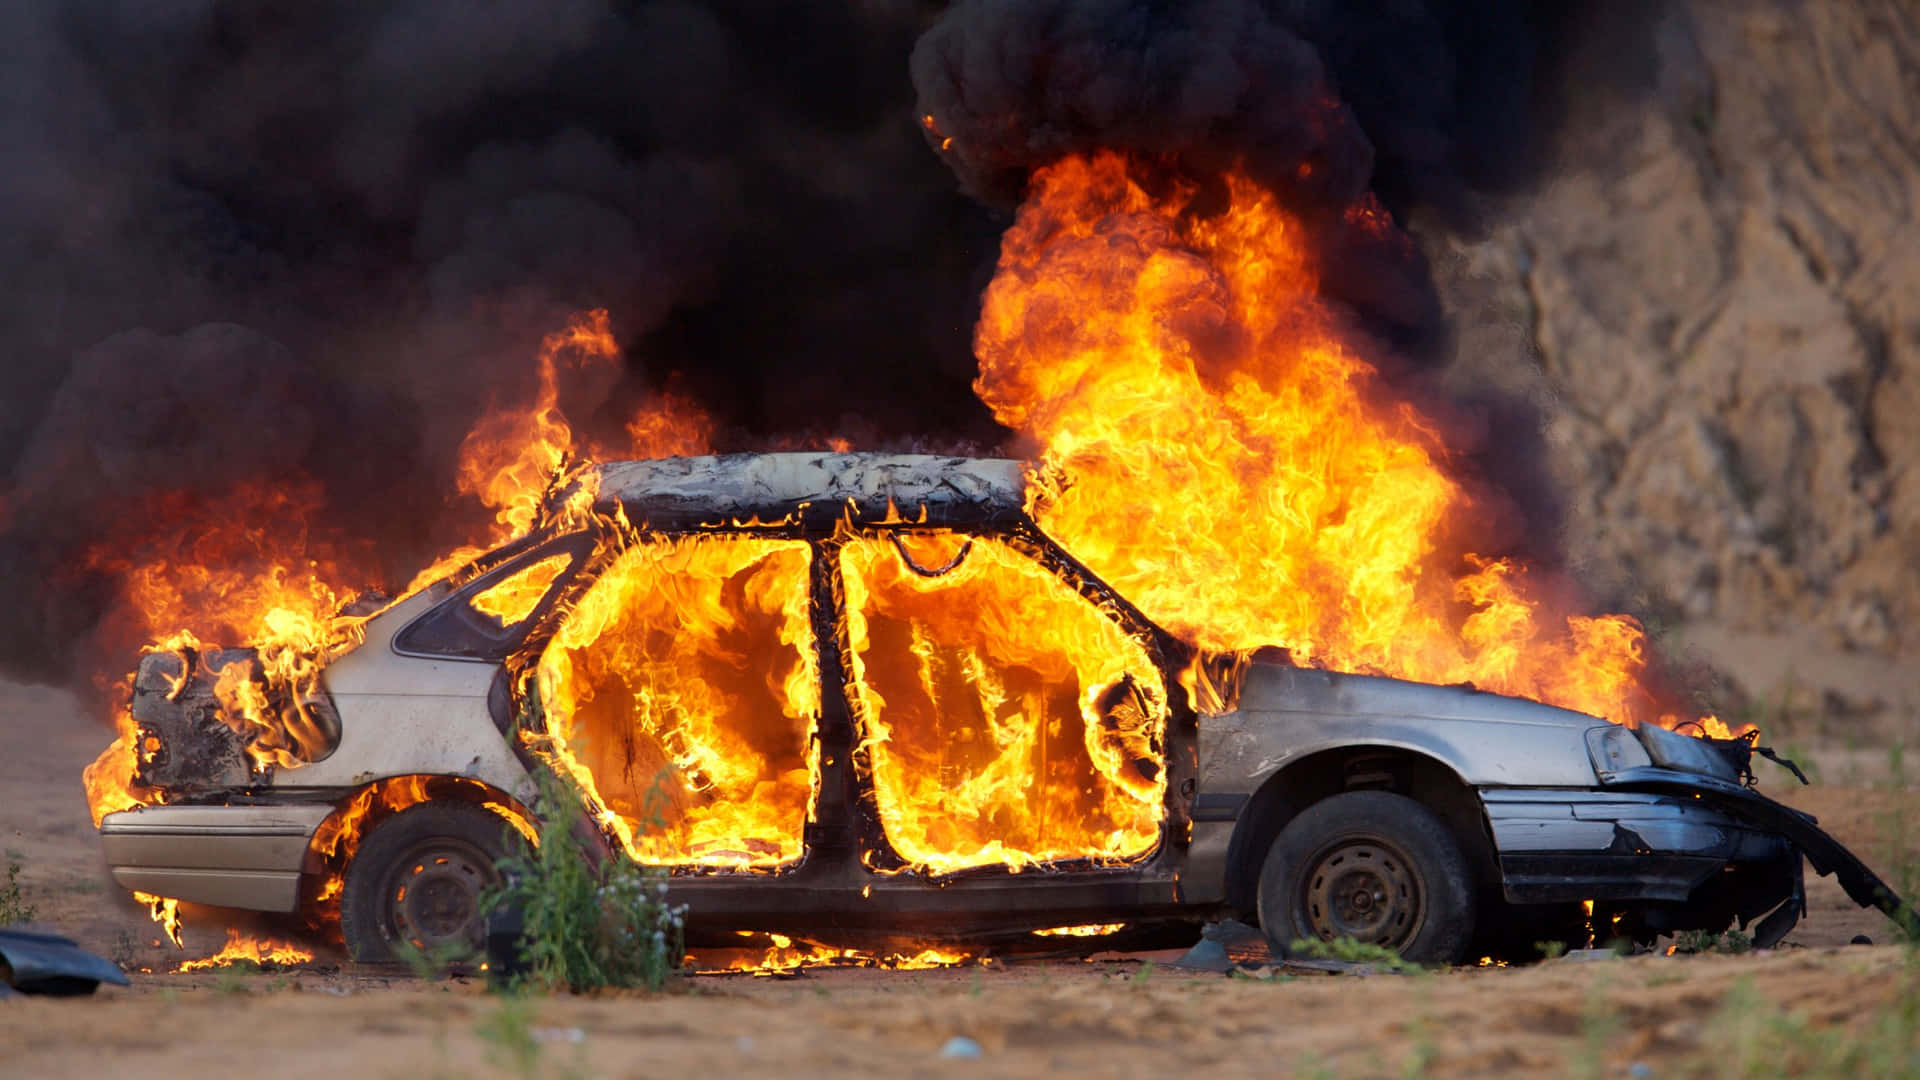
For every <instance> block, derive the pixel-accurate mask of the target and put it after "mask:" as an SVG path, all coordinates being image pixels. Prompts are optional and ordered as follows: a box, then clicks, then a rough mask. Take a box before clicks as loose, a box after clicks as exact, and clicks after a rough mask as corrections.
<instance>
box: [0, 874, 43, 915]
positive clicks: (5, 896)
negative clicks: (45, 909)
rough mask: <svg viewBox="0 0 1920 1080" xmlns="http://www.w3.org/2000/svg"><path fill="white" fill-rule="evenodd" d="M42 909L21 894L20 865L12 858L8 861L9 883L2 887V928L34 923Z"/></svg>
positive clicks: (0, 900)
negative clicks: (15, 924)
mask: <svg viewBox="0 0 1920 1080" xmlns="http://www.w3.org/2000/svg"><path fill="white" fill-rule="evenodd" d="M38 914H40V909H38V908H36V907H34V906H33V905H32V904H29V903H27V901H26V898H25V897H24V896H22V895H21V892H20V864H19V863H18V862H16V861H15V860H14V859H12V858H8V859H7V882H6V884H5V885H0V926H11V925H13V924H14V923H22V922H32V921H33V918H34V916H36V915H38Z"/></svg>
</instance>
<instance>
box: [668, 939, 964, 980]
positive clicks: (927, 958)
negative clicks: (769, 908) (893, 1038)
mask: <svg viewBox="0 0 1920 1080" xmlns="http://www.w3.org/2000/svg"><path fill="white" fill-rule="evenodd" d="M740 936H741V937H754V936H756V935H755V934H753V933H752V932H751V931H745V930H743V931H740ZM766 940H768V941H769V942H771V943H772V944H771V945H769V946H768V947H767V948H766V949H765V950H764V951H759V950H739V949H715V950H701V951H700V952H699V953H698V954H695V953H689V954H687V960H686V963H687V967H688V969H689V970H690V971H692V973H693V974H696V975H718V974H727V973H749V974H753V975H757V976H766V975H784V974H788V973H790V972H795V971H801V970H804V969H806V968H815V967H861V968H884V969H886V970H889V971H920V970H925V969H928V968H945V967H958V966H960V965H962V964H970V963H986V962H987V960H986V958H985V957H984V955H983V954H981V953H980V952H978V951H976V950H971V949H959V948H951V947H945V948H942V947H927V948H923V949H919V950H916V951H914V952H910V953H908V952H892V953H879V952H870V951H868V950H865V949H852V948H836V947H834V946H830V945H820V944H816V943H814V942H811V941H804V940H799V939H796V938H791V937H788V936H787V935H785V934H767V935H766Z"/></svg>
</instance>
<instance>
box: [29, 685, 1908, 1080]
mask: <svg viewBox="0 0 1920 1080" xmlns="http://www.w3.org/2000/svg"><path fill="white" fill-rule="evenodd" d="M82 712H83V710H82V709H81V708H80V706H79V705H78V704H77V703H76V702H75V701H74V699H73V698H71V697H70V696H69V695H66V694H64V693H61V692H57V691H53V690H48V689H45V688H39V687H26V686H18V685H13V684H5V683H0V747H5V748H7V749H5V750H0V849H4V850H5V852H6V853H7V854H8V856H9V857H10V858H11V859H12V860H13V861H16V862H18V863H20V864H21V866H22V872H21V875H20V881H21V886H22V889H23V892H24V898H25V900H26V902H27V903H29V904H32V905H34V906H35V907H37V908H38V910H39V922H40V924H41V925H42V926H44V927H47V928H52V929H57V930H59V931H60V932H63V933H66V934H68V935H70V936H72V937H74V938H76V939H78V940H79V941H80V942H81V943H82V944H83V945H85V946H87V947H88V948H91V949H94V950H95V951H98V952H100V953H101V954H103V955H108V956H113V957H115V958H116V959H117V960H120V961H122V962H124V963H125V964H126V965H127V966H129V967H131V968H133V969H135V972H136V973H135V974H134V976H133V986H132V987H130V988H127V989H117V988H103V989H102V991H101V992H100V993H99V994H98V995H96V996H95V997H92V998H82V999H75V1000H45V999H21V998H16V999H13V1000H11V1001H6V1002H0V1075H4V1076H7V1077H15V1076H19V1077H33V1076H72V1075H88V1074H113V1073H117V1072H119V1071H120V1070H122V1069H127V1068H137V1069H138V1071H139V1074H140V1075H142V1076H143V1077H154V1078H159V1077H171V1076H193V1075H209V1074H210V1075H235V1074H237V1073H239V1071H240V1070H243V1069H252V1068H258V1067H262V1066H270V1067H271V1069H272V1071H273V1072H274V1073H275V1074H278V1075H289V1076H335V1077H337V1076H341V1075H349V1074H352V1075H365V1076H413V1077H418V1076H426V1075H456V1074H478V1075H498V1074H514V1073H521V1074H528V1075H532V1074H538V1075H553V1076H559V1075H590V1076H618V1077H625V1076H635V1077H639V1076H659V1075H683V1074H687V1073H691V1072H695V1071H701V1072H707V1073H713V1074H717V1075H744V1074H748V1073H765V1072H767V1071H768V1070H779V1071H780V1072H782V1073H785V1074H788V1075H794V1076H802V1075H809V1076H810V1075H826V1074H838V1073H846V1072H858V1073H881V1074H887V1075H915V1076H918V1075H928V1076H944V1075H979V1074H981V1073H983V1072H985V1073H986V1074H989V1075H995V1076H1040V1075H1050V1074H1053V1073H1056V1072H1058V1073H1087V1074H1091V1075H1145V1074H1150V1073H1151V1074H1162V1075H1164V1074H1166V1073H1167V1072H1168V1071H1169V1070H1179V1071H1185V1070H1187V1069H1191V1068H1196V1067H1205V1068H1208V1069H1211V1070H1215V1071H1218V1072H1220V1073H1222V1074H1227V1075H1240V1074H1247V1075H1252V1074H1256V1073H1258V1074H1263V1075H1271V1074H1273V1073H1275V1072H1282V1073H1288V1072H1292V1073H1299V1074H1302V1075H1337V1076H1405V1075H1434V1076H1483V1075H1514V1076H1562V1075H1568V1074H1569V1073H1571V1072H1582V1071H1585V1072H1587V1073H1588V1074H1590V1075H1608V1076H1624V1075H1653V1076H1669V1075H1706V1074H1709V1073H1710V1072H1711V1071H1712V1070H1713V1069H1718V1068H1722V1067H1724V1066H1725V1063H1726V1061H1727V1060H1728V1059H1727V1056H1726V1055H1727V1054H1728V1053H1729V1052H1731V1051H1730V1049H1729V1045H1730V1044H1729V1040H1734V1041H1739V1040H1740V1038H1741V1035H1742V1032H1745V1033H1746V1034H1747V1035H1751V1031H1749V1030H1747V1029H1746V1028H1743V1027H1742V1026H1741V1021H1740V1019H1739V1015H1735V1014H1732V1013H1727V1012H1723V1006H1724V1003H1725V1002H1726V1001H1727V1000H1728V998H1729V995H1733V996H1734V997H1735V999H1736V1000H1738V999H1739V998H1740V995H1743V994H1749V993H1751V994H1757V996H1758V999H1759V1001H1760V1005H1759V1006H1758V1008H1759V1009H1760V1010H1763V1011H1764V1010H1767V1009H1769V1008H1771V1007H1773V1006H1778V1007H1780V1008H1783V1009H1786V1010H1789V1011H1790V1012H1791V1013H1793V1014H1794V1015H1796V1016H1798V1017H1799V1018H1801V1019H1802V1020H1803V1021H1804V1022H1805V1023H1806V1024H1808V1025H1810V1026H1811V1027H1812V1028H1813V1029H1814V1030H1820V1029H1832V1028H1845V1029H1847V1030H1849V1031H1852V1030H1854V1029H1864V1026H1865V1025H1867V1024H1869V1023H1871V1022H1872V1019H1871V1018H1872V1017H1873V1016H1875V1015H1877V1014H1878V1013H1880V1012H1883V1011H1884V1009H1885V1007H1886V1006H1888V1005H1889V1004H1890V1003H1891V1002H1893V1001H1894V1000H1895V998H1896V997H1897V996H1898V995H1900V994H1901V993H1903V992H1906V993H1912V992H1913V991H1914V987H1915V983H1914V981H1913V980H1914V977H1915V976H1914V972H1913V971H1912V970H1911V969H1910V968H1907V967H1906V966H1905V965H1906V964H1907V963H1908V958H1907V956H1906V955H1905V953H1904V952H1903V950H1901V949H1899V948H1897V947H1894V946H1891V945H1887V944H1877V945H1874V946H1859V945H1849V944H1848V942H1849V941H1851V939H1852V938H1853V937H1854V936H1855V935H1859V934H1864V935H1867V936H1869V937H1871V938H1873V939H1874V940H1875V941H1876V942H1886V941H1889V940H1891V935H1890V933H1889V931H1890V929H1891V928H1890V927H1889V926H1888V925H1887V923H1886V922H1885V920H1884V919H1883V918H1882V917H1881V916H1880V915H1879V914H1878V913H1875V912H1867V911H1861V910H1859V909H1858V908H1856V907H1854V905H1853V904H1852V903H1851V902H1850V901H1849V900H1847V899H1846V897H1845V896H1844V895H1843V894H1842V893H1841V892H1840V890H1839V888H1838V887H1837V886H1836V885H1835V884H1834V883H1833V881H1832V880H1831V879H1811V880H1810V881H1809V882H1808V886H1809V900H1810V907H1811V912H1810V914H1809V916H1808V918H1807V919H1806V920H1805V921H1803V922H1802V924H1801V925H1800V927H1799V928H1798V929H1796V930H1795V931H1794V933H1793V934H1792V935H1791V936H1790V937H1789V939H1788V942H1787V944H1786V945H1785V946H1783V947H1782V948H1780V949H1776V950H1772V951H1770V952H1767V953H1748V954H1743V955H1701V956H1685V955H1681V956H1673V957H1668V956H1661V955H1647V956H1639V957H1632V958H1625V959H1621V958H1609V959H1592V960H1581V959H1574V958H1565V959H1560V960H1555V961H1551V962H1548V963H1543V964H1538V965H1533V966H1529V967H1517V968H1508V969H1461V970H1457V971H1453V972H1449V973H1442V974H1437V975H1425V976H1394V975H1373V976H1366V977H1355V976H1311V975H1308V976H1280V977H1273V978H1264V979H1263V978H1247V977H1243V976H1236V977H1227V976H1220V975H1203V974H1193V973H1186V972H1182V971H1179V970H1176V969H1173V968H1170V967H1168V966H1166V962H1167V961H1168V960H1169V959H1170V958H1171V957H1172V956H1173V955H1177V953H1175V954H1169V953H1156V954H1127V955H1121V954H1103V956H1102V957H1101V958H1098V959H1095V960H1093V961H1090V962H1089V961H1082V960H1059V959H1055V960H1028V961H1014V962H1010V963H1003V962H995V963H990V964H988V965H985V966H978V965H976V966H969V967H963V968H957V969H946V970H934V971H878V970H815V971H810V972H807V973H805V974H803V975H800V976H798V977H792V978H778V979H766V978H752V977H742V976H701V977H695V978H690V979H686V980H683V981H682V983H681V984H680V985H678V986H676V987H675V988H674V989H673V990H672V991H671V992H669V993H665V994H660V995H653V996H636V995H616V996H608V997H560V998H548V999H540V1000H535V1001H531V1002H524V1003H520V1002H514V1001H511V1000H503V999H500V998H498V997H496V996H493V995H490V994H488V992H487V991H486V990H485V988H484V987H483V986H482V985H481V983H480V982H479V981H477V980H471V979H459V978H455V979H450V980H443V981H438V982H432V983H422V982H417V981H414V980H412V979H408V978H403V977H398V976H396V975H394V974H393V973H392V972H385V971H383V972H366V971H356V970H353V969H351V968H350V966H348V965H346V964H344V963H343V962H342V960H341V959H340V957H339V955H338V954H337V953H336V952H333V951H331V950H328V949H326V948H324V947H323V948H322V949H321V950H320V951H319V955H318V956H317V958H316V960H315V962H314V963H313V964H311V965H306V966H303V967H300V968H296V969H292V970H270V971H265V972H259V973H245V974H240V973H233V972H224V973H223V972H200V973H192V974H174V973H172V972H173V969H174V968H175V967H177V966H178V964H179V963H180V962H181V961H182V960H185V959H189V958H194V957H200V956H206V955H209V954H211V953H213V952H215V951H216V950H217V949H218V947H219V946H220V944H221V943H222V942H224V940H225V937H226V934H225V927H226V925H227V924H228V921H229V918H230V916H231V913H226V912H219V911H214V910H211V909H193V908H189V909H187V911H186V948H185V949H184V950H176V949H174V948H173V947H172V946H171V945H169V944H167V943H166V942H165V941H164V940H163V939H161V938H160V936H159V934H158V933H157V931H156V930H155V928H154V926H153V924H152V923H151V922H150V921H149V920H148V918H147V916H146V912H145V910H144V908H142V907H141V906H140V905H138V904H135V903H134V902H133V901H132V900H131V898H129V897H128V896H127V895H126V894H125V893H124V892H123V891H122V890H120V889H119V888H118V887H116V886H115V885H113V883H112V882H111V881H110V880H108V878H107V876H106V871H105V867H104V865H103V863H102V860H101V855H100V847H99V843H98V841H97V840H96V838H95V835H94V832H93V830H92V828H91V826H90V823H89V821H88V818H87V812H86V807H85V805H84V801H83V799H82V796H81V791H80V783H79V778H80V770H81V768H82V767H83V766H84V765H85V764H86V762H88V761H89V760H91V759H92V757H93V756H94V754H96V753H97V752H98V751H99V749H100V748H101V747H102V746H103V745H105V743H106V742H107V740H108V733H107V730H106V728H105V726H104V725H103V724H102V723H99V722H94V721H90V720H89V719H88V718H86V717H85V716H83V715H82ZM1810 756H1812V757H1813V758H1814V759H1815V761H1816V763H1817V772H1816V776H1817V777H1818V779H1819V780H1820V781H1821V782H1820V783H1817V784H1816V785H1815V786H1812V787H1807V788H1800V787H1798V786H1797V785H1793V786H1791V787H1790V786H1789V785H1792V784H1793V781H1792V780H1791V779H1790V778H1788V777H1787V776H1786V775H1785V773H1784V772H1781V771H1779V770H1776V769H1773V768H1772V767H1771V766H1767V767H1765V768H1766V772H1765V773H1764V774H1763V778H1762V779H1763V783H1764V786H1765V789H1766V790H1767V791H1769V792H1770V793H1771V794H1774V795H1775V796H1777V797H1782V798H1784V799H1786V800H1787V801H1789V802H1791V803H1793V804H1794V805H1796V806H1799V807H1801V808H1802V809H1805V810H1807V811H1809V812H1811V813H1813V814H1815V815H1817V816H1819V817H1820V819H1821V821H1822V822H1823V824H1824V825H1825V826H1826V827H1827V828H1828V829H1829V830H1830V831H1832V832H1833V833H1835V834H1836V835H1837V836H1838V837H1839V838H1840V839H1841V840H1842V841H1844V842H1846V843H1847V844H1849V845H1851V846H1853V847H1854V849H1855V850H1856V851H1859V852H1861V853H1863V854H1865V855H1867V856H1868V858H1869V861H1870V862H1872V863H1874V864H1875V865H1877V866H1881V867H1883V868H1884V867H1885V866H1886V860H1887V857H1888V856H1887V851H1888V849H1887V846H1886V842H1887V839H1888V836H1887V834H1889V833H1890V832H1892V831H1893V830H1896V829H1898V831H1899V832H1900V834H1901V835H1900V841H1901V842H1902V843H1904V844H1906V845H1908V850H1909V856H1911V855H1912V854H1913V853H1914V852H1915V850H1916V849H1920V837H1916V836H1915V835H1913V830H1912V829H1910V828H1907V829H1900V828H1899V826H1897V825H1896V819H1897V817H1898V816H1899V815H1902V814H1904V816H1905V819H1906V820H1907V821H1920V793H1916V792H1915V790H1914V788H1913V787H1912V785H1911V783H1910V782H1909V783H1907V784H1905V785H1900V784H1896V783H1890V782H1889V781H1890V777H1889V772H1890V766H1889V761H1888V755H1887V752H1886V751H1884V750H1880V751H1863V750H1860V749H1859V748H1857V747H1854V748H1850V749H1840V748H1832V749H1829V750H1824V751H1823V750H1821V749H1819V748H1815V749H1814V751H1813V752H1812V753H1811V755H1810ZM248 925H249V926H250V927H252V928H255V929H265V930H274V929H276V927H275V926H274V925H273V924H272V923H270V922H260V923H249V924H248ZM280 929H284V928H280ZM141 968H146V969H150V970H149V971H148V972H145V973H141V972H140V971H139V970H138V969H141ZM1755 1008H1756V1007H1755V1006H1753V1005H1747V1006H1744V1007H1743V1008H1742V1010H1741V1015H1747V1016H1749V1017H1750V1016H1756V1015H1762V1013H1760V1012H1756V1011H1755ZM969 1040H970V1041H969ZM1747 1042H1749V1043H1750V1042H1751V1040H1750V1039H1748V1040H1747ZM516 1050H518V1051H520V1052H521V1053H522V1055H523V1056H516ZM969 1054H977V1056H969ZM1636 1065H1640V1066H1645V1067H1646V1068H1645V1069H1643V1070H1637V1071H1636V1070H1635V1069H1634V1067H1635V1066H1636ZM1649 1070H1650V1071H1649ZM1764 1072H1765V1070H1764V1069H1763V1070H1762V1073H1760V1074H1764ZM1755 1075H1759V1074H1755Z"/></svg>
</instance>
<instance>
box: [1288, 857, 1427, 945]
mask: <svg viewBox="0 0 1920 1080" xmlns="http://www.w3.org/2000/svg"><path fill="white" fill-rule="evenodd" d="M1302 886H1303V887H1302V893H1303V895H1302V897H1301V900H1302V903H1301V905H1300V912H1301V914H1303V915H1305V916H1306V919H1305V921H1306V923H1307V925H1306V927H1305V929H1306V930H1308V931H1309V932H1310V933H1311V934H1312V935H1313V936H1315V937H1318V938H1320V939H1321V940H1323V941H1331V940H1333V939H1334V938H1337V937H1350V938H1353V939H1354V940H1356V941H1364V942H1369V943H1372V944H1375V945H1384V946H1386V947H1387V948H1390V949H1398V948H1401V947H1403V946H1405V945H1406V943H1407V942H1408V941H1410V940H1412V938H1413V935H1414V933H1415V932H1416V931H1417V930H1418V929H1419V928H1420V922H1421V916H1422V914H1423V912H1422V904H1423V903H1424V900H1423V898H1422V896H1421V893H1420V882H1419V878H1418V877H1417V876H1416V875H1415V873H1414V870H1413V867H1412V866H1411V865H1410V864H1409V863H1408V861H1407V860H1406V858H1404V857H1403V856H1402V855H1401V854H1400V853H1399V852H1398V851H1395V850H1394V849H1393V848H1390V847H1388V846H1386V845H1385V844H1381V843H1379V842H1377V841H1373V840H1347V841H1342V842H1341V843H1338V844H1335V845H1333V846H1332V847H1329V848H1327V849H1326V850H1325V851H1323V852H1321V853H1320V855H1319V856H1318V857H1317V858H1316V859H1314V860H1313V862H1312V863H1311V865H1310V867H1309V870H1308V872H1307V874H1306V875H1305V879H1304V881H1303V882H1302Z"/></svg>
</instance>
